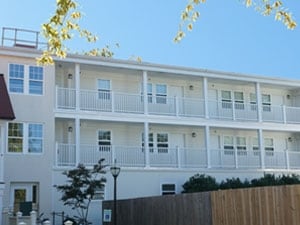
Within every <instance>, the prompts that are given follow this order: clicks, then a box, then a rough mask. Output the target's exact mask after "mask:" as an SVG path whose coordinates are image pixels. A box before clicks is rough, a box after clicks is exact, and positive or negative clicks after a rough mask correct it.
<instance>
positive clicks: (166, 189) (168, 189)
mask: <svg viewBox="0 0 300 225" xmlns="http://www.w3.org/2000/svg"><path fill="white" fill-rule="evenodd" d="M161 194H162V195H174V194H176V185H175V184H162V185H161Z"/></svg>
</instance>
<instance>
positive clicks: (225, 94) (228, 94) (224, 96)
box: [222, 91, 231, 100]
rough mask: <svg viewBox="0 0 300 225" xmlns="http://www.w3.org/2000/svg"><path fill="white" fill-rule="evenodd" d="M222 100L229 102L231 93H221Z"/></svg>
mask: <svg viewBox="0 0 300 225" xmlns="http://www.w3.org/2000/svg"><path fill="white" fill-rule="evenodd" d="M222 99H224V100H231V92H230V91H222Z"/></svg>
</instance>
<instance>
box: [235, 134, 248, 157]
mask: <svg viewBox="0 0 300 225" xmlns="http://www.w3.org/2000/svg"><path fill="white" fill-rule="evenodd" d="M236 149H237V151H238V154H239V155H247V145H246V138H245V137H236Z"/></svg>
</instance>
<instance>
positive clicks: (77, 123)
mask: <svg viewBox="0 0 300 225" xmlns="http://www.w3.org/2000/svg"><path fill="white" fill-rule="evenodd" d="M75 137H76V138H75V149H76V165H78V163H79V161H80V119H79V118H78V117H77V118H76V119H75Z"/></svg>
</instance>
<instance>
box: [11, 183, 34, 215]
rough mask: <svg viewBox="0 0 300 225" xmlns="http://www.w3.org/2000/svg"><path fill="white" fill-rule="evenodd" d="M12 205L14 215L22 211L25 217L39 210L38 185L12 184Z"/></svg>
mask: <svg viewBox="0 0 300 225" xmlns="http://www.w3.org/2000/svg"><path fill="white" fill-rule="evenodd" d="M10 193H11V197H10V199H11V205H12V206H13V209H14V213H16V212H18V211H21V212H22V213H23V216H26V215H28V216H29V214H30V212H31V211H32V210H36V211H37V210H38V209H37V205H38V185H37V184H35V183H12V184H11V191H10Z"/></svg>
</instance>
